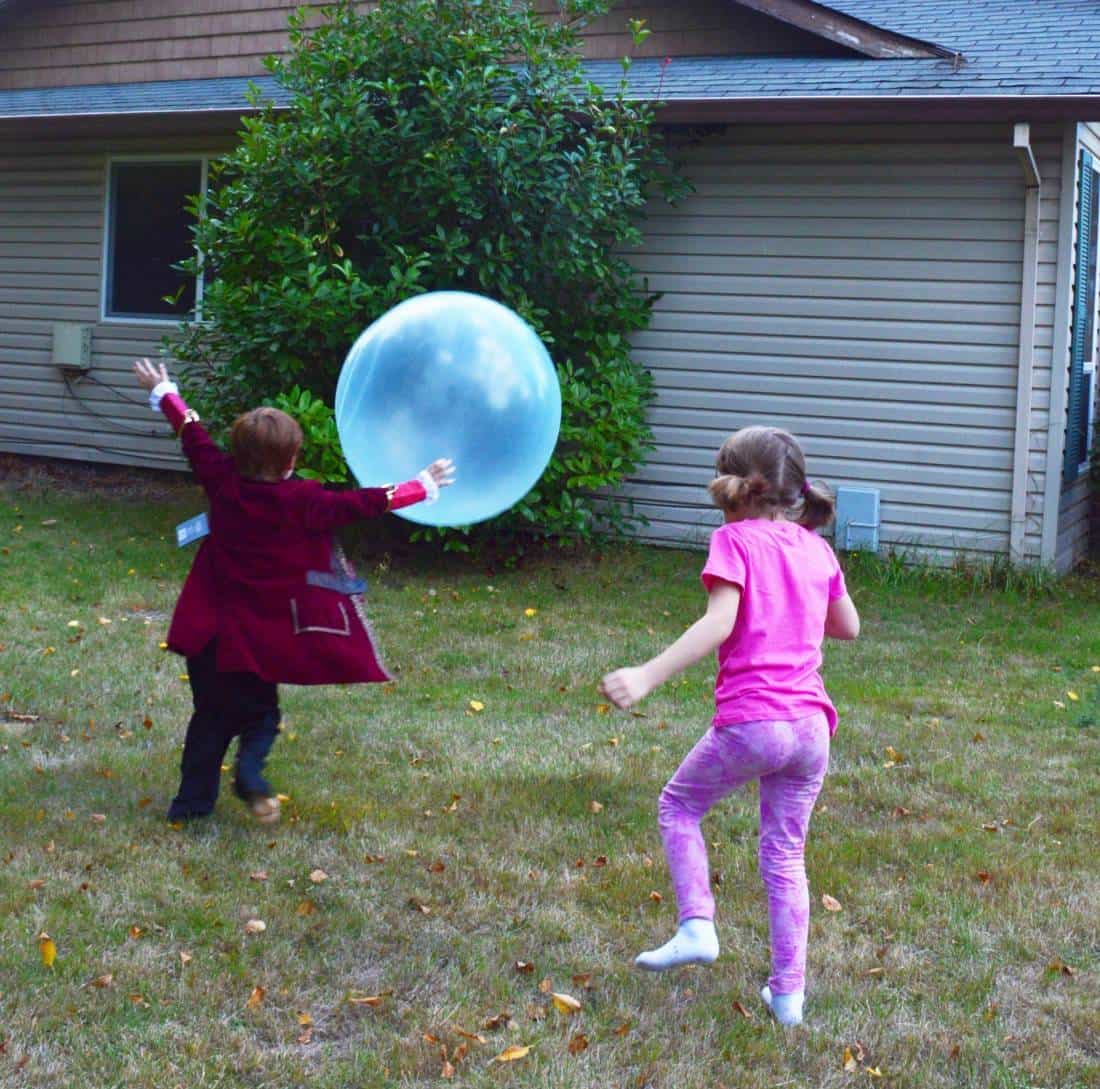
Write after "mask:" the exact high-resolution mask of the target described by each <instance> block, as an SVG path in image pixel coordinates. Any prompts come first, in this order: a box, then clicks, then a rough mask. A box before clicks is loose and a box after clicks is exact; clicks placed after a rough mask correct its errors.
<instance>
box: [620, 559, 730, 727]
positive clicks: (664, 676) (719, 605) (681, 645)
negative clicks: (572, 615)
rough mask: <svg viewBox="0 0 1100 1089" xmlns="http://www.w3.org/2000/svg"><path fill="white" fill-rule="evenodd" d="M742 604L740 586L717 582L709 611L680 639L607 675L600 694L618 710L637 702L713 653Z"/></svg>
mask: <svg viewBox="0 0 1100 1089" xmlns="http://www.w3.org/2000/svg"><path fill="white" fill-rule="evenodd" d="M740 605H741V589H740V587H738V586H735V585H734V584H733V583H732V582H724V581H722V580H720V579H716V580H714V581H713V582H712V583H711V587H710V591H709V596H708V598H707V611H706V612H705V613H704V614H703V615H702V616H701V617H700V618H699V619H698V620H696V621H695V623H694V624H692V625H691V627H690V628H688V630H687V631H685V632H684V634H683V635H681V636H680V638H679V639H677V640H676V641H675V642H674V643H672V644H670V645H669V646H667V647H666V648H665V649H664V650H663V651H661V653H660V654H658V655H657V656H656V657H655V658H651V659H650V660H649V661H648V662H646V663H645V665H641V666H627V667H626V668H624V669H616V670H615V671H614V672H613V673H608V674H607V676H606V677H604V679H603V680H602V681H601V682H600V691H601V692H602V693H603V694H604V695H605V696H607V698H608V699H609V700H611V702H612V703H613V704H615V706H616V707H630V706H632V705H633V704H635V703H637V702H638V701H639V700H641V699H643V698H644V697H645V696H647V695H648V694H649V693H650V692H652V691H653V689H654V688H656V687H657V686H658V685H661V684H664V682H665V681H667V680H668V679H669V677H672V676H674V675H675V674H677V673H680V672H682V671H683V670H685V669H687V667H688V666H691V665H694V664H695V663H696V662H698V661H699V660H700V659H701V658H705V657H706V656H707V655H708V654H713V653H714V652H715V651H716V650H717V649H718V648H719V647H720V646H721V645H722V644H723V643H724V642H725V641H726V640H727V639H728V638H729V635H730V632H732V631H733V625H734V623H735V622H736V620H737V610H738V608H739V607H740Z"/></svg>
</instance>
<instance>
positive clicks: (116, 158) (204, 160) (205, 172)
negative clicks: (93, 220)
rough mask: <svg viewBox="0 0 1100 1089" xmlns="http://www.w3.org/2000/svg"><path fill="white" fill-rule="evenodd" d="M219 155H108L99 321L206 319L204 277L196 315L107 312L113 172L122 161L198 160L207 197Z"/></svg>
mask: <svg viewBox="0 0 1100 1089" xmlns="http://www.w3.org/2000/svg"><path fill="white" fill-rule="evenodd" d="M216 157H217V156H216V155H214V154H213V153H211V152H208V151H185V152H182V153H180V152H176V153H171V154H170V153H163V154H126V153H121V154H118V155H108V156H107V158H106V161H105V163H104V181H103V246H102V253H101V257H100V264H101V266H102V268H101V274H100V287H99V320H100V321H101V322H104V323H106V324H110V325H178V324H179V323H180V322H198V321H201V320H202V295H203V276H202V274H201V273H200V274H199V275H198V276H196V277H195V312H194V314H191V315H188V314H146V315H139V316H134V315H132V314H110V313H108V311H107V299H108V294H109V283H110V274H111V260H112V257H113V251H114V247H113V244H112V243H113V234H114V221H113V219H112V216H111V212H112V200H111V197H112V190H113V188H114V187H113V185H112V184H111V181H112V174H113V172H114V167H115V165H116V164H119V163H122V164H125V163H198V164H199V195H200V196H201V197H202V198H203V199H204V200H205V198H206V186H207V180H208V178H209V174H210V162H211V160H212V159H215V158H216Z"/></svg>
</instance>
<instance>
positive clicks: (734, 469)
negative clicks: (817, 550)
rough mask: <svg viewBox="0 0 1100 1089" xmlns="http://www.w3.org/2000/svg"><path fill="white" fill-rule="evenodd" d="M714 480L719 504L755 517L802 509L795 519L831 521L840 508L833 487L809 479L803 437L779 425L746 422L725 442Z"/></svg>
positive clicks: (812, 524) (812, 525)
mask: <svg viewBox="0 0 1100 1089" xmlns="http://www.w3.org/2000/svg"><path fill="white" fill-rule="evenodd" d="M715 468H716V470H717V475H716V476H715V478H714V479H713V480H712V481H711V482H710V488H709V490H710V495H711V498H712V499H713V500H714V502H715V505H716V506H718V507H720V508H721V509H722V510H724V511H728V512H729V513H730V514H738V515H741V516H748V517H752V516H754V515H760V514H763V515H768V514H772V513H775V512H778V511H783V512H787V511H792V512H793V511H797V514H796V515H795V517H794V521H796V522H798V524H799V525H802V526H805V527H806V528H807V529H817V528H818V527H819V526H824V525H827V524H828V523H829V522H830V521H831V520H832V517H833V513H834V511H835V510H836V501H835V500H834V499H833V497H832V495H830V494H829V492H828V491H827V490H826V489H825V488H823V487H821V486H819V485H811V484H810V482H809V481H808V480H807V479H806V459H805V457H804V456H803V454H802V447H801V446H799V445H798V440H797V439H796V438H795V437H794V436H793V435H792V434H790V433H789V432H787V431H782V430H780V429H779V428H778V427H743V428H742V429H741V430H740V431H735V432H734V433H733V434H732V435H730V437H729V438H728V439H726V441H725V442H724V443H723V444H722V449H721V450H719V451H718V459H717V463H716V465H715Z"/></svg>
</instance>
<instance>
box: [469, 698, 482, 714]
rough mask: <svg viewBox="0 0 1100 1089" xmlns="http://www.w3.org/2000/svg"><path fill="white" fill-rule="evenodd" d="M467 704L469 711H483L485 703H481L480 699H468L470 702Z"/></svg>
mask: <svg viewBox="0 0 1100 1089" xmlns="http://www.w3.org/2000/svg"><path fill="white" fill-rule="evenodd" d="M467 706H468V707H469V708H470V710H471V711H484V710H485V704H484V703H482V702H481V700H470V702H469V704H468V705H467Z"/></svg>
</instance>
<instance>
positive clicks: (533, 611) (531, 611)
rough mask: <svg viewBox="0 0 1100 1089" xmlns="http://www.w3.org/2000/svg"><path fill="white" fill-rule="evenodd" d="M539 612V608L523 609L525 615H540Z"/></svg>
mask: <svg viewBox="0 0 1100 1089" xmlns="http://www.w3.org/2000/svg"><path fill="white" fill-rule="evenodd" d="M538 612H539V611H538V609H530V608H528V609H524V610H523V615H524V616H538Z"/></svg>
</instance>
